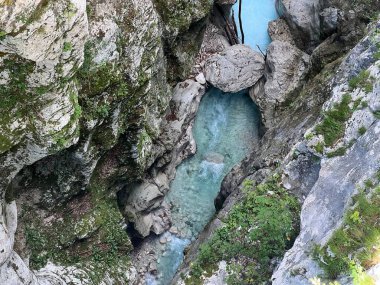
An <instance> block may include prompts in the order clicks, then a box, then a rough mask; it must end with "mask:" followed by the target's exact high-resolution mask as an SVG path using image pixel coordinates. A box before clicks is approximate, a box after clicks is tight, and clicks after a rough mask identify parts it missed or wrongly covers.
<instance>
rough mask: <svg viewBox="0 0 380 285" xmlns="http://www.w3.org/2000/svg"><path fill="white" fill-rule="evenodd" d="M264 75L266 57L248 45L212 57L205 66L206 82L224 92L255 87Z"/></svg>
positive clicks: (230, 48)
mask: <svg viewBox="0 0 380 285" xmlns="http://www.w3.org/2000/svg"><path fill="white" fill-rule="evenodd" d="M263 74H264V57H263V56H262V55H261V54H260V53H259V52H256V51H254V50H252V49H251V48H250V47H248V46H246V45H234V46H231V47H229V48H227V49H226V50H224V51H223V52H221V53H218V54H216V55H214V56H212V57H210V58H209V59H208V60H207V61H206V64H205V76H206V80H207V81H208V82H209V83H211V84H212V85H214V86H215V87H217V88H219V89H221V90H222V91H224V92H238V91H241V90H244V89H246V88H249V87H251V86H253V85H254V84H255V83H256V82H257V81H258V80H259V79H260V78H261V77H262V76H263Z"/></svg>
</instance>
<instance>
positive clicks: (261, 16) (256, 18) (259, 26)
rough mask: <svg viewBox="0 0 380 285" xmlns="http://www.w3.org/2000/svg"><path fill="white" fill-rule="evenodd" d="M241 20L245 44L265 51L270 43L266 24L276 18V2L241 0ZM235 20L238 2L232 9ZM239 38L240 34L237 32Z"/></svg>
mask: <svg viewBox="0 0 380 285" xmlns="http://www.w3.org/2000/svg"><path fill="white" fill-rule="evenodd" d="M242 4H243V6H242V8H243V9H242V14H241V16H242V20H243V30H244V35H245V42H244V43H245V44H247V45H249V46H250V47H252V48H253V49H254V50H257V51H259V49H258V47H257V46H259V47H260V49H261V50H262V51H265V50H266V48H267V46H268V45H269V43H270V37H269V35H268V32H267V29H268V22H270V21H272V20H274V19H276V18H277V17H278V15H277V12H276V6H275V5H276V0H243V2H242ZM233 10H234V15H235V18H236V19H237V18H238V13H239V0H238V1H237V3H236V4H235V5H234V7H233ZM239 37H240V38H241V34H240V32H239Z"/></svg>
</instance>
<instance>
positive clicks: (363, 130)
mask: <svg viewBox="0 0 380 285" xmlns="http://www.w3.org/2000/svg"><path fill="white" fill-rule="evenodd" d="M366 131H367V129H366V128H365V127H363V126H362V127H360V128H359V130H358V133H359V135H361V136H362V135H364V134H365V133H366Z"/></svg>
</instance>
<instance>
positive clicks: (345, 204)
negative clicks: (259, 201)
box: [272, 23, 380, 284]
mask: <svg viewBox="0 0 380 285" xmlns="http://www.w3.org/2000/svg"><path fill="white" fill-rule="evenodd" d="M379 25H380V23H378V24H377V26H379ZM379 42H380V35H379V34H378V32H376V27H375V28H374V29H373V30H372V32H371V33H370V34H369V35H368V36H367V37H366V38H365V39H363V40H362V41H361V42H360V43H359V44H358V45H357V46H356V47H355V48H354V49H353V50H352V51H351V52H350V54H349V55H348V56H347V57H346V59H345V60H344V61H343V62H342V64H341V65H340V68H339V70H338V72H337V74H336V75H335V77H334V78H333V80H332V81H331V82H330V83H329V84H331V86H332V90H333V91H332V94H331V99H330V100H329V101H327V102H326V104H325V107H324V109H325V111H326V112H328V110H329V109H332V108H336V107H334V106H336V104H339V103H340V102H341V101H342V100H343V97H344V96H345V94H346V95H347V94H350V102H349V103H350V105H352V107H351V108H352V113H351V114H350V117H349V118H347V120H346V121H345V122H343V128H344V132H343V133H341V134H340V136H337V138H336V140H335V141H334V143H333V144H331V143H330V142H329V141H328V140H327V138H328V137H327V135H328V134H326V133H322V134H319V136H318V137H317V138H315V139H314V138H311V137H312V136H313V135H316V134H315V132H317V134H318V133H319V132H318V128H320V127H318V126H320V124H321V123H318V124H317V125H316V127H315V128H313V129H311V130H309V131H308V132H307V134H309V135H308V138H309V140H308V141H306V142H305V143H306V144H307V145H308V147H309V148H310V150H311V151H314V152H316V153H317V152H318V151H319V152H322V157H323V159H322V162H321V169H320V172H319V176H318V179H317V180H316V182H315V185H313V187H312V189H311V192H310V194H309V195H308V196H307V198H306V200H305V202H304V204H303V208H302V212H301V225H302V226H301V232H300V235H299V237H298V238H297V240H296V242H295V244H294V246H293V247H292V249H291V250H289V251H288V252H287V254H286V255H285V257H284V259H283V261H282V262H281V264H280V267H279V268H278V269H277V271H276V272H275V273H274V275H273V278H272V279H273V284H305V283H306V282H308V280H309V279H311V278H314V277H317V276H319V275H321V274H323V270H321V268H320V267H319V265H318V263H317V261H315V259H314V258H313V256H312V251H313V248H314V247H315V246H316V245H321V246H323V245H325V244H326V243H327V242H328V241H329V239H330V237H331V235H332V234H333V233H334V231H335V230H336V229H337V228H338V227H339V226H340V225H341V224H342V222H343V217H344V213H345V212H346V211H347V209H348V208H349V207H350V204H351V201H352V198H353V196H354V195H355V194H356V193H357V191H358V189H357V186H358V185H361V184H362V183H363V181H365V180H367V179H370V178H371V177H373V176H374V175H375V174H376V173H377V171H378V170H379V164H378V160H379V158H378V157H377V153H378V148H379V146H380V145H379V143H380V141H379V131H380V125H379V120H378V119H377V118H376V117H375V115H374V113H376V111H377V110H378V107H379V104H380V101H379V92H380V86H379V84H378V82H379V79H380V69H379V67H378V66H377V63H378V62H379V59H376V56H375V53H376V52H378V46H377V45H378V44H379ZM366 72H368V76H366V77H365V79H363V80H364V81H363V82H362V83H360V84H359V85H354V86H353V85H352V84H353V83H352V82H353V80H355V78H357V76H358V75H359V74H364V73H366ZM359 76H360V75H359ZM365 86H367V88H366V87H365ZM355 100H359V101H362V102H368V103H366V104H364V106H362V107H360V106H359V107H355V106H353V105H354V102H355ZM360 128H365V130H366V131H365V133H362V132H360V131H359V129H360ZM321 141H322V150H318V147H317V146H318V144H320V143H321ZM324 145H326V147H324ZM338 149H344V151H343V152H342V153H340V154H338V153H336V152H334V151H337V150H338ZM290 188H292V187H290ZM343 284H351V281H345V282H344V283H343Z"/></svg>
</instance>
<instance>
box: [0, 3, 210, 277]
mask: <svg viewBox="0 0 380 285" xmlns="http://www.w3.org/2000/svg"><path fill="white" fill-rule="evenodd" d="M169 4H170V5H169ZM212 5H213V1H210V0H205V1H192V2H191V3H188V2H187V1H171V3H166V2H162V1H158V0H157V1H150V0H146V1H145V0H144V1H128V2H125V1H117V0H115V1H108V2H107V3H106V2H104V1H96V0H94V1H87V3H86V1H81V0H76V1H48V0H47V1H44V0H41V1H3V2H2V3H0V14H1V18H0V19H1V25H0V96H1V100H0V101H1V105H0V108H1V115H0V153H1V156H0V161H1V166H0V173H1V174H0V176H1V182H0V184H1V185H0V194H1V200H0V203H1V221H2V222H1V225H0V240H1V247H2V250H1V254H0V256H1V257H0V265H1V267H0V268H1V274H0V276H1V277H0V278H1V280H0V283H2V284H3V283H4V284H10V283H11V284H36V283H41V284H43V283H44V282H46V283H47V284H65V283H69V282H70V281H71V282H74V283H90V284H93V283H94V282H95V283H99V282H105V283H110V282H112V280H113V279H118V280H119V282H126V280H127V279H128V278H129V277H128V275H129V273H128V267H129V264H128V258H127V255H128V254H127V253H128V250H129V249H130V247H131V246H130V242H129V239H128V236H127V235H126V233H125V231H124V230H122V227H123V217H122V216H121V213H120V212H119V209H118V206H117V203H116V201H117V199H116V192H117V191H118V190H121V189H122V188H123V187H124V186H125V185H126V184H127V183H131V182H133V181H136V180H138V179H140V178H142V176H143V175H144V172H145V171H146V169H148V168H149V167H150V166H151V165H152V163H153V162H154V161H155V160H156V158H157V157H158V155H159V154H162V153H164V152H165V151H166V150H167V148H169V149H170V148H173V143H167V144H163V143H161V142H160V141H159V140H158V137H159V135H160V133H161V127H162V124H163V123H162V119H163V118H164V116H165V112H166V110H167V108H168V106H169V101H170V99H171V96H172V92H171V88H172V87H171V86H172V85H173V84H175V83H176V82H177V81H178V80H179V79H184V78H186V76H187V75H188V73H189V71H190V67H191V66H192V62H193V61H194V59H195V56H196V54H197V52H198V49H199V47H200V44H201V40H202V36H203V32H204V28H205V23H206V20H207V17H208V14H209V12H210V10H211V8H212ZM173 9H174V10H173ZM173 11H174V12H175V14H173ZM173 16H175V17H173ZM185 63H186V64H185ZM176 67H181V72H178V71H174V68H176ZM174 74H175V76H173V75H174ZM15 199H16V200H17V207H16V203H15ZM63 205H64V207H62V206H63ZM17 208H18V210H19V211H17ZM17 217H18V219H17ZM17 220H18V221H19V223H17ZM124 226H125V225H124ZM16 228H17V233H15V231H16ZM15 234H16V238H15ZM25 240H26V243H25ZM83 242H84V243H83ZM81 244H82V245H81ZM83 245H84V246H83ZM97 248H98V249H100V255H99V252H95V251H96V250H97ZM57 252H62V253H63V256H60V254H58V256H57ZM99 256H100V257H99ZM107 256H111V259H108V260H105V258H106V257H107ZM94 258H95V259H94ZM99 258H100V259H99ZM106 259H107V258H106ZM48 260H50V261H59V262H60V263H61V264H68V265H69V264H71V265H76V266H77V267H78V266H79V267H80V268H79V269H75V268H74V267H66V268H65V267H57V266H54V265H52V264H48V266H47V267H45V268H44V269H41V270H40V271H39V272H38V273H36V272H34V273H33V272H32V271H30V270H29V268H28V267H29V266H28V264H29V262H30V266H31V267H32V268H33V269H39V268H41V267H43V266H45V264H46V262H47V261H48ZM91 261H94V262H95V263H99V264H102V265H101V266H98V267H97V268H96V266H95V265H94V264H93V263H91ZM116 261H118V262H116ZM87 262H90V263H87ZM86 264H87V266H88V268H86ZM105 264H107V266H106V265H105ZM93 266H95V267H93ZM102 267H103V268H102ZM117 268H123V269H120V270H118V269H117ZM82 269H88V270H89V271H88V270H87V271H83V270H82ZM99 270H100V271H99ZM98 271H99V272H98ZM105 271H108V273H107V274H106V275H105ZM53 272H54V273H53ZM90 272H93V273H95V274H89V273H90ZM132 275H133V274H132ZM65 276H66V277H65ZM123 280H124V281H123Z"/></svg>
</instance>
